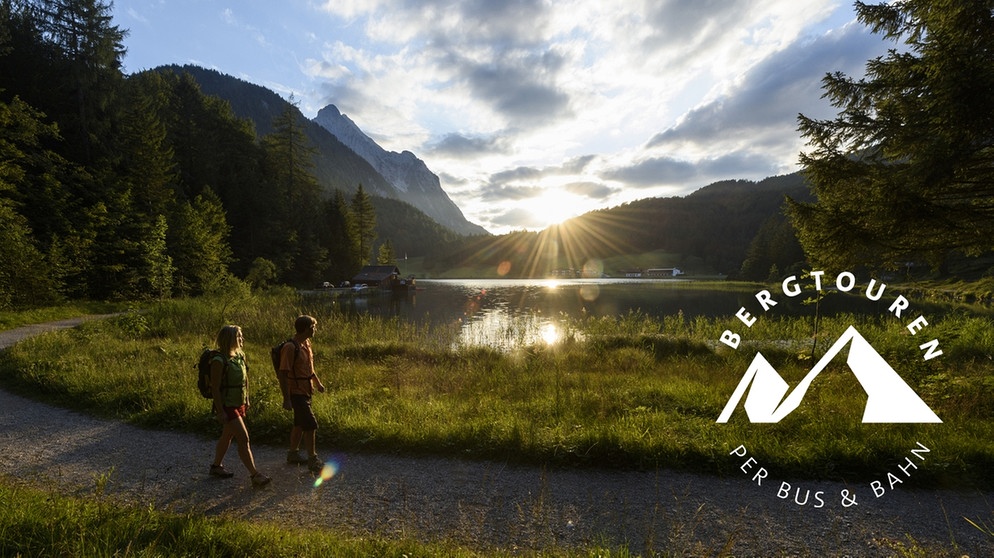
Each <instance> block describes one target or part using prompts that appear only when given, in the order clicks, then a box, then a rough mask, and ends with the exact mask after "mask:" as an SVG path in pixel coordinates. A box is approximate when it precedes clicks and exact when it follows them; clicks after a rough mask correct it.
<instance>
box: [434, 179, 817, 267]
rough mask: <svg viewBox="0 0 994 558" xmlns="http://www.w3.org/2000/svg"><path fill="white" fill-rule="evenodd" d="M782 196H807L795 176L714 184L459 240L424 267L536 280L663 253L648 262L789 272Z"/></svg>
mask: <svg viewBox="0 0 994 558" xmlns="http://www.w3.org/2000/svg"><path fill="white" fill-rule="evenodd" d="M787 196H790V197H791V198H793V199H796V200H801V201H803V200H808V199H810V192H809V189H808V186H807V185H806V183H805V182H804V180H803V179H802V177H801V175H800V174H797V173H795V174H791V175H787V176H778V177H772V178H767V179H765V180H762V181H760V182H752V181H748V180H738V181H724V182H717V183H714V184H711V185H709V186H706V187H704V188H701V189H700V190H698V191H696V192H694V193H693V194H690V195H688V196H684V197H672V198H648V199H643V200H639V201H635V202H631V203H628V204H624V205H621V206H618V207H613V208H610V209H603V210H599V211H594V212H591V213H587V214H585V215H582V216H580V217H577V218H575V219H571V220H568V221H566V222H564V223H562V224H560V225H557V226H553V227H549V228H548V229H546V230H544V231H541V232H518V233H512V234H509V235H504V236H501V237H493V238H487V237H481V238H473V239H466V240H463V241H459V242H456V243H453V244H450V245H448V246H446V247H445V248H444V249H443V250H440V251H438V252H437V253H434V254H432V256H433V257H432V258H430V260H429V261H428V262H427V263H426V267H427V268H428V269H430V270H436V271H442V270H445V269H447V268H458V267H480V266H486V267H490V268H492V269H496V268H497V267H498V266H500V265H501V264H502V263H503V264H504V269H506V270H508V271H507V274H508V275H509V276H513V277H541V276H544V275H546V274H548V273H549V272H550V271H551V270H553V269H564V268H572V269H576V270H580V269H582V268H583V267H584V265H585V264H586V263H587V262H589V261H593V260H596V261H600V262H603V261H606V260H611V259H613V260H615V261H622V262H624V261H628V260H626V259H625V258H619V256H624V255H639V254H644V253H649V252H662V253H667V254H668V260H667V261H666V262H662V261H660V262H658V263H656V264H654V265H659V266H662V265H676V266H677V267H681V268H683V269H689V270H690V271H692V272H706V273H720V274H724V275H728V276H734V277H742V278H746V279H766V278H767V277H768V276H769V275H770V272H771V270H772V269H774V266H776V268H775V269H776V270H787V269H792V268H799V267H800V264H801V263H802V262H803V261H804V254H803V252H802V251H801V249H800V245H799V243H798V242H797V238H796V235H795V233H794V230H793V227H792V226H791V225H790V223H789V222H788V221H787V218H786V216H785V214H784V205H785V202H786V197H787ZM631 260H632V261H634V258H632V259H631ZM620 271H621V270H620V269H610V268H607V269H604V272H605V273H608V274H614V273H618V272H620Z"/></svg>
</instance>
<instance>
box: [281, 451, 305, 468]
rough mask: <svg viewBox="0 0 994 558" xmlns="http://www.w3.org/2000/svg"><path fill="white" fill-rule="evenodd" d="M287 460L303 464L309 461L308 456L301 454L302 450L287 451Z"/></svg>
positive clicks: (294, 463) (290, 462)
mask: <svg viewBox="0 0 994 558" xmlns="http://www.w3.org/2000/svg"><path fill="white" fill-rule="evenodd" d="M286 462H287V463H288V464H290V465H302V464H304V463H307V458H306V457H304V456H303V455H300V450H297V451H294V450H290V451H288V452H286Z"/></svg>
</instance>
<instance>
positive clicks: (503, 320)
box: [454, 308, 562, 351]
mask: <svg viewBox="0 0 994 558" xmlns="http://www.w3.org/2000/svg"><path fill="white" fill-rule="evenodd" d="M561 328H562V326H561V325H559V324H557V323H555V322H553V321H552V320H551V319H549V318H546V317H542V316H537V315H515V314H512V313H511V312H510V311H508V309H507V308H490V309H487V310H484V311H482V312H480V313H479V314H476V315H472V316H468V317H467V319H466V320H465V321H464V322H463V325H462V328H461V330H460V333H459V339H457V340H456V342H455V343H454V344H455V345H462V346H483V347H492V348H494V349H497V350H500V351H512V350H514V349H519V348H521V347H529V346H533V345H555V344H557V343H559V342H560V340H561V339H562V334H561Z"/></svg>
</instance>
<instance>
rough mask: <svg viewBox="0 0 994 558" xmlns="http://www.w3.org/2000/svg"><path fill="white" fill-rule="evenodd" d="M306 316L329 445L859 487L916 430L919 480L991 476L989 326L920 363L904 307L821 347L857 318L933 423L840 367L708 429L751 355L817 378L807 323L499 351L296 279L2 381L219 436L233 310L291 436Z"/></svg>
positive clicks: (863, 319)
mask: <svg viewBox="0 0 994 558" xmlns="http://www.w3.org/2000/svg"><path fill="white" fill-rule="evenodd" d="M299 313H310V314H312V315H314V316H315V317H317V318H318V320H319V326H318V334H317V337H316V338H315V340H314V343H315V352H316V355H317V357H316V367H317V372H318V374H319V375H320V376H321V378H322V380H323V382H324V384H325V385H326V386H327V388H328V391H327V393H325V394H316V396H315V400H314V409H315V413H316V415H317V416H318V419H319V422H320V424H321V429H320V430H319V437H318V442H319V446H321V447H322V448H323V450H325V451H329V450H332V449H334V450H340V449H354V450H375V451H402V452H409V453H432V454H442V455H456V456H462V457H480V458H495V459H502V460H514V461H522V462H531V463H552V464H563V465H571V466H582V465H591V466H609V467H624V468H646V467H657V466H667V467H675V468H685V469H692V470H695V471H711V472H729V473H735V472H736V471H737V465H738V463H737V462H736V461H735V460H734V459H733V458H730V457H729V452H730V451H731V450H732V449H733V448H735V447H737V446H738V445H740V444H744V445H746V446H747V447H748V448H749V450H750V452H751V453H752V454H753V455H755V456H756V457H757V459H759V460H760V461H761V462H762V463H763V465H764V467H766V468H767V469H769V470H771V471H775V473H774V474H776V475H777V476H793V477H799V478H810V477H816V478H826V477H830V478H844V479H846V480H859V479H867V478H879V477H880V476H882V475H886V472H887V470H886V467H888V466H889V465H893V464H897V463H900V462H901V461H903V458H904V457H905V455H906V454H907V452H908V451H909V450H910V449H911V448H913V447H916V444H917V443H919V442H921V443H922V444H924V445H926V446H928V447H929V448H931V449H933V450H934V451H933V452H932V453H931V454H930V460H931V461H929V462H928V463H927V464H926V465H925V466H924V467H922V468H921V470H920V471H919V472H917V473H916V474H915V475H916V476H915V479H914V480H915V483H916V485H926V484H929V483H932V484H936V483H948V484H953V485H959V486H963V485H966V484H971V483H979V484H984V483H987V484H989V483H990V478H989V475H988V474H987V473H988V472H989V470H990V468H991V466H992V465H994V442H992V440H991V438H990V436H989V421H990V418H991V416H992V413H994V380H992V377H991V374H990V366H991V357H992V355H994V333H992V327H991V326H992V325H994V324H992V323H991V320H990V319H989V318H981V317H976V316H970V315H966V314H953V315H949V316H946V317H944V318H942V319H935V320H933V321H934V323H932V324H931V325H929V328H928V334H929V335H930V336H936V337H938V338H940V339H941V340H942V349H943V351H944V354H943V356H942V357H940V358H939V359H935V360H933V361H930V362H927V363H926V362H924V361H923V360H922V358H921V353H920V351H919V350H918V345H919V344H920V342H921V341H920V340H918V339H913V338H911V337H910V336H909V335H908V333H907V330H906V329H905V328H904V327H903V326H901V325H900V324H895V323H894V322H893V320H891V321H887V320H886V319H882V318H876V317H867V316H852V315H843V316H836V317H832V318H824V319H823V320H822V323H821V325H820V327H819V335H820V336H821V337H823V338H824V341H820V342H819V343H818V347H820V348H821V351H824V350H825V349H826V348H827V347H828V346H829V345H831V341H832V340H834V339H835V337H837V336H838V335H839V334H841V332H842V331H843V330H844V329H845V328H846V327H848V326H849V325H853V324H855V325H856V326H857V328H858V329H859V330H860V332H861V333H862V334H863V335H864V336H866V337H867V338H868V339H869V341H870V342H871V343H872V344H873V345H874V347H875V348H877V350H878V351H880V352H881V353H882V354H883V355H884V356H885V358H886V359H887V360H888V362H889V363H891V364H892V365H893V366H894V367H895V369H897V370H899V371H900V372H901V374H902V376H903V377H904V379H905V381H907V382H908V383H909V384H910V385H911V387H912V388H914V389H915V390H916V391H917V392H918V393H919V394H920V395H921V396H922V397H923V399H925V401H926V402H927V403H928V404H929V405H930V406H931V407H932V409H933V410H934V411H935V412H936V413H937V414H938V415H939V416H940V417H941V418H942V419H943V421H944V423H943V424H937V425H863V424H861V422H860V419H861V417H860V414H859V413H861V411H862V406H861V405H860V404H859V402H860V397H862V398H863V400H864V401H865V394H862V393H861V390H860V388H859V385H858V384H857V383H855V382H854V381H853V380H852V374H851V373H849V372H848V371H847V370H846V369H844V368H843V367H842V366H836V365H834V364H833V365H832V366H830V367H829V369H828V370H827V371H826V372H825V373H824V375H823V376H820V377H819V381H818V382H817V383H816V385H815V386H814V387H813V388H812V390H811V391H810V392H809V396H808V397H806V398H805V403H804V405H803V406H802V407H801V408H799V409H798V411H796V412H795V413H793V414H791V415H790V416H789V417H788V418H787V419H785V420H784V421H782V422H781V423H778V424H770V425H760V424H756V425H752V424H749V423H748V422H747V421H746V419H745V417H744V416H743V415H744V413H742V411H741V410H739V411H737V413H736V415H735V416H734V417H733V420H732V422H731V423H729V424H720V425H719V424H716V423H715V421H716V419H717V417H718V415H719V414H720V412H721V410H722V408H723V406H724V404H725V402H726V401H727V400H728V398H729V396H730V395H731V393H732V391H733V390H734V389H735V386H736V385H737V383H738V381H739V380H740V378H741V376H742V374H743V373H744V371H745V369H746V367H747V366H748V364H749V362H750V360H751V358H752V357H753V356H754V354H755V351H756V350H757V349H758V350H761V351H762V352H763V354H764V356H766V357H767V359H768V360H770V362H771V363H773V364H774V366H776V367H777V370H778V371H779V372H780V373H781V375H782V376H784V378H785V379H786V380H787V381H788V382H789V383H791V384H794V383H796V382H797V381H799V380H800V378H801V377H803V376H804V374H806V373H807V371H808V370H809V368H810V367H811V365H812V363H813V361H814V360H817V357H818V356H820V354H815V355H812V354H811V347H812V346H813V345H814V344H813V343H812V342H811V341H812V340H811V335H812V331H813V329H812V324H811V322H810V319H809V318H781V319H764V320H760V321H758V322H757V323H756V325H755V326H754V327H753V328H751V329H750V330H749V332H748V339H747V340H745V341H744V346H743V347H742V348H740V349H739V350H736V351H733V350H731V349H729V348H727V347H725V346H723V345H721V344H720V343H717V339H718V338H719V336H720V334H721V332H722V331H723V330H724V329H726V328H728V327H731V326H733V325H734V324H735V322H736V321H737V320H735V318H731V319H725V318H722V319H708V318H694V319H689V318H685V317H684V316H682V315H676V316H667V317H664V318H662V319H655V318H651V317H649V316H646V315H644V314H640V313H637V312H633V313H630V314H627V315H624V316H619V317H613V318H589V319H582V320H572V321H568V320H567V321H564V323H563V329H564V331H566V332H567V333H566V334H565V335H563V336H561V337H560V341H559V342H558V343H557V344H555V345H544V344H535V345H531V346H521V347H518V348H516V349H515V350H511V351H498V350H494V349H488V348H480V347H467V346H454V345H453V343H452V339H453V332H452V331H451V330H449V329H448V328H447V327H440V328H436V327H432V326H427V325H424V324H413V323H408V322H404V321H400V320H397V319H382V318H376V317H371V316H368V315H358V316H355V315H353V316H348V315H344V314H341V313H339V312H336V311H335V310H334V309H333V308H332V307H330V306H327V305H321V304H320V303H319V302H316V301H308V300H305V299H300V298H298V297H296V296H295V295H294V294H293V293H291V292H279V293H275V294H271V295H268V296H254V297H245V298H243V299H241V300H238V301H237V303H232V301H230V300H227V301H219V300H179V301H167V302H162V303H159V304H157V305H154V306H152V307H149V308H147V309H145V310H144V311H142V312H140V313H139V312H132V313H129V314H127V315H125V316H122V317H120V318H117V319H113V320H108V321H105V322H103V323H89V324H86V325H84V326H83V327H81V328H78V329H76V330H72V331H63V332H56V333H50V334H45V335H42V336H40V337H38V338H35V339H32V340H29V341H26V342H23V343H21V344H18V345H16V346H15V347H13V348H12V349H11V350H10V351H7V352H6V353H4V354H3V355H2V356H0V382H2V383H3V384H4V385H5V386H7V387H8V388H10V389H15V390H17V391H19V392H21V393H25V394H28V395H31V396H34V397H39V398H44V399H48V400H54V401H56V402H58V403H60V404H63V405H68V406H72V407H76V408H80V409H85V410H88V411H91V412H95V413H99V414H104V415H110V416H113V417H114V418H118V419H124V420H128V421H131V422H134V423H137V424H142V425H146V426H149V427H156V428H163V427H164V428H173V429H181V430H186V431H191V432H197V433H202V434H205V435H211V436H213V435H216V428H217V426H216V423H215V422H214V421H213V418H212V417H211V416H210V413H209V407H210V403H209V402H208V401H206V400H204V399H202V398H201V397H200V396H199V394H198V393H197V390H196V388H195V387H194V382H195V380H194V377H195V372H194V370H193V368H192V367H193V364H194V363H195V361H196V357H197V355H198V353H199V351H200V349H201V348H202V347H204V346H207V345H210V344H212V339H213V336H214V334H215V332H216V331H217V329H218V328H219V327H220V326H221V325H223V324H225V323H236V324H239V325H241V326H242V327H243V329H244V332H245V337H246V352H247V354H248V360H249V363H250V366H251V371H250V375H251V378H252V384H251V391H252V410H251V412H250V415H249V418H248V422H249V428H250V430H251V432H252V435H253V439H254V440H255V441H257V442H269V443H274V444H282V443H284V441H285V440H284V439H285V437H286V435H287V432H288V429H289V416H288V415H287V414H286V413H285V412H284V411H283V410H282V408H281V406H280V396H279V390H278V387H277V384H276V380H275V376H274V374H273V371H272V367H271V365H270V363H269V355H268V351H269V347H270V346H271V345H273V344H275V343H276V342H278V341H279V340H281V339H284V338H286V337H287V336H289V335H290V333H291V328H292V322H293V319H294V318H295V317H296V316H297V315H298V314H299ZM564 320H566V319H565V318H564ZM929 338H931V337H929ZM746 343H748V347H746V346H745V344H746Z"/></svg>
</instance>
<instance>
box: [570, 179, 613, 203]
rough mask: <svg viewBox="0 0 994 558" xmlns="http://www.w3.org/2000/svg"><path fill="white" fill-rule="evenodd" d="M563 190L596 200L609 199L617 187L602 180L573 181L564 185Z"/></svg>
mask: <svg viewBox="0 0 994 558" xmlns="http://www.w3.org/2000/svg"><path fill="white" fill-rule="evenodd" d="M563 190H565V191H567V192H569V193H571V194H576V195H578V196H583V197H585V198H590V199H594V200H602V199H607V198H609V197H611V196H612V195H613V194H615V193H616V192H617V189H615V188H612V187H610V186H608V185H607V184H603V183H601V182H571V183H569V184H566V185H564V186H563Z"/></svg>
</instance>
